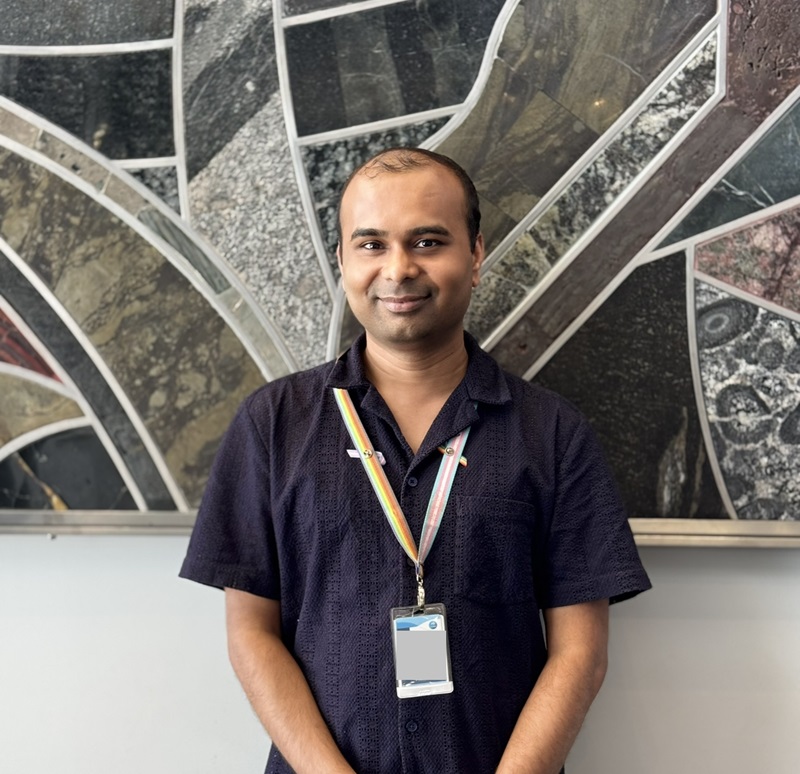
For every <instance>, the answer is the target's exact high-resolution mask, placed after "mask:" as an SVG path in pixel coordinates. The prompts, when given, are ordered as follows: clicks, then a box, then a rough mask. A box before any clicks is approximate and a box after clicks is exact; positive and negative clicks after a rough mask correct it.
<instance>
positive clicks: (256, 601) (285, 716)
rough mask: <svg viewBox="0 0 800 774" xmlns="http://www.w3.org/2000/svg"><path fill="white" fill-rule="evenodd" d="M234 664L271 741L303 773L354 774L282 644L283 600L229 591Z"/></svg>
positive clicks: (227, 602) (230, 646) (230, 644)
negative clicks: (281, 612) (281, 613)
mask: <svg viewBox="0 0 800 774" xmlns="http://www.w3.org/2000/svg"><path fill="white" fill-rule="evenodd" d="M225 618H226V624H227V631H228V653H229V655H230V659H231V664H232V665H233V669H234V671H235V672H236V675H237V677H238V678H239V681H240V682H241V684H242V687H243V688H244V690H245V693H246V694H247V698H248V699H249V700H250V704H252V705H253V709H254V710H255V711H256V714H257V715H258V717H259V718H260V720H261V722H262V723H263V725H264V728H266V730H267V733H268V734H269V735H270V738H271V739H272V741H273V742H274V744H275V745H276V746H277V748H278V749H279V750H280V751H281V754H282V755H283V757H284V758H286V760H287V761H288V762H289V764H290V765H291V766H292V768H293V769H294V770H295V771H296V772H297V773H298V774H304V773H305V772H314V774H317V772H321V771H324V772H326V773H327V772H330V774H340V773H341V774H354V772H353V769H352V768H351V767H350V765H349V764H348V763H347V761H346V760H345V759H344V757H343V756H342V754H341V752H339V749H338V748H337V746H336V743H335V742H334V740H333V737H332V736H331V733H330V731H329V730H328V727H327V726H326V725H325V721H324V720H323V718H322V715H321V714H320V711H319V708H318V707H317V704H316V701H315V700H314V696H313V695H312V693H311V689H310V688H309V687H308V683H307V682H306V679H305V677H304V676H303V673H302V672H301V670H300V667H299V666H298V664H297V662H296V661H295V660H294V658H293V657H292V655H291V653H289V651H288V650H287V649H286V646H285V645H284V644H283V641H282V640H281V617H280V602H278V601H276V600H274V599H264V598H263V597H258V596H255V595H253V594H248V593H247V592H245V591H238V590H236V589H230V588H226V589H225Z"/></svg>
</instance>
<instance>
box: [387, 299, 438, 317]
mask: <svg viewBox="0 0 800 774" xmlns="http://www.w3.org/2000/svg"><path fill="white" fill-rule="evenodd" d="M429 298H430V296H427V295H426V296H416V295H402V296H382V297H379V298H378V300H379V301H380V302H381V304H383V306H384V307H386V309H388V310H389V311H390V312H395V313H398V314H402V313H404V312H414V311H416V310H417V309H419V308H420V307H421V306H422V305H423V304H424V303H425V302H426V301H427V300H428V299H429Z"/></svg>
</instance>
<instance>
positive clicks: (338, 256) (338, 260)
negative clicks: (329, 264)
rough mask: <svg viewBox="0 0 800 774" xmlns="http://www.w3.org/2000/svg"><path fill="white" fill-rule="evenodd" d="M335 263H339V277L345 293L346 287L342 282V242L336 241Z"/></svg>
mask: <svg viewBox="0 0 800 774" xmlns="http://www.w3.org/2000/svg"><path fill="white" fill-rule="evenodd" d="M336 263H337V264H338V265H339V276H340V277H341V283H342V289H343V290H344V292H345V293H347V287H346V286H345V283H344V265H343V262H342V243H341V242H337V243H336Z"/></svg>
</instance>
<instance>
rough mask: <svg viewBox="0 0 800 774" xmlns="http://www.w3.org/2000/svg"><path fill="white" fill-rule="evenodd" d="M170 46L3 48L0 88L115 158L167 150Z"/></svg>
mask: <svg viewBox="0 0 800 774" xmlns="http://www.w3.org/2000/svg"><path fill="white" fill-rule="evenodd" d="M170 56H171V54H170V51H138V52H135V53H127V54H114V55H106V56H77V57H73V56H71V57H65V56H43V57H30V56H24V57H22V56H20V57H18V56H0V94H2V95H3V96H5V97H9V98H10V99H13V100H14V101H15V102H18V103H20V104H21V105H23V106H25V107H27V108H29V109H31V110H33V111H34V112H36V113H39V114H40V115H42V116H44V117H45V118H47V119H48V120H50V121H52V122H53V123H54V124H57V125H58V126H61V127H62V128H64V129H66V130H67V131H68V132H70V133H72V134H73V135H75V136H76V137H78V138H79V139H81V140H83V141H84V142H85V143H86V144H87V145H90V146H91V147H93V148H94V149H95V150H98V151H100V152H101V153H103V154H104V155H106V156H108V157H110V158H113V159H127V158H146V157H157V156H169V155H171V154H172V153H173V152H174V144H173V134H172V79H171V74H170Z"/></svg>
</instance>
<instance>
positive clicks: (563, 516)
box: [541, 415, 651, 607]
mask: <svg viewBox="0 0 800 774" xmlns="http://www.w3.org/2000/svg"><path fill="white" fill-rule="evenodd" d="M571 424H572V427H573V428H574V430H573V431H572V432H571V433H569V434H568V435H567V437H566V438H564V439H563V440H562V442H561V449H563V451H562V452H561V454H560V457H559V458H558V459H557V461H556V481H555V487H556V488H555V496H554V499H553V513H552V517H551V522H550V529H549V535H548V538H547V548H546V560H545V573H546V577H545V578H543V579H542V580H541V583H542V587H543V588H544V589H545V591H544V594H543V602H544V604H543V607H561V606H564V605H572V604H578V603H580V602H590V601H593V600H597V599H609V600H610V601H611V602H618V601H621V600H623V599H628V598H630V597H633V596H635V595H636V594H638V593H640V592H642V591H645V590H647V589H649V588H650V585H651V584H650V580H649V579H648V577H647V573H646V572H645V570H644V567H643V566H642V563H641V560H640V559H639V553H638V551H637V549H636V544H635V543H634V540H633V534H632V532H631V528H630V524H629V523H628V519H627V516H626V513H625V509H624V507H623V504H622V501H621V499H620V496H619V492H618V490H617V487H616V484H615V482H614V479H613V476H612V474H611V470H610V468H609V466H608V463H607V462H606V458H605V455H604V454H603V451H602V449H601V447H600V443H599V441H598V440H597V437H596V435H595V433H594V431H593V430H592V428H591V426H590V425H589V423H588V421H587V420H586V419H585V418H584V417H582V416H580V415H578V420H577V422H576V423H571Z"/></svg>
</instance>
